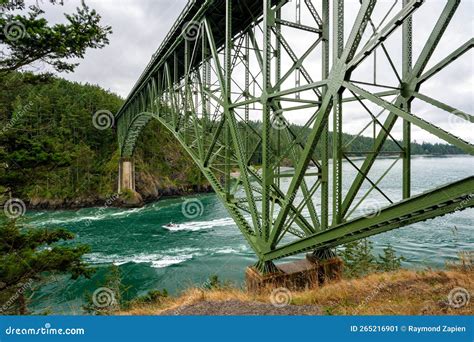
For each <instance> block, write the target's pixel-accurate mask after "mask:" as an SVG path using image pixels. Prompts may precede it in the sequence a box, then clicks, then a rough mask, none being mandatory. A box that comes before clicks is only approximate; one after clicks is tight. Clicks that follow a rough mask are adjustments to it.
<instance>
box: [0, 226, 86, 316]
mask: <svg viewBox="0 0 474 342" xmlns="http://www.w3.org/2000/svg"><path fill="white" fill-rule="evenodd" d="M73 239H74V235H73V234H72V233H70V232H68V231H67V230H64V229H55V230H51V229H46V228H45V229H38V228H36V229H30V228H28V227H26V226H24V225H21V224H19V223H18V222H17V221H15V220H6V219H2V221H1V222H0V283H1V284H2V286H0V302H1V303H8V302H9V300H10V299H11V298H14V299H15V300H14V303H13V304H14V306H13V307H12V308H10V307H9V305H7V307H6V308H4V309H5V310H7V312H12V313H20V314H24V313H26V306H27V303H26V300H25V292H28V291H30V290H31V287H32V284H33V282H34V283H38V282H40V281H41V280H43V279H45V278H46V277H47V276H49V275H51V274H70V275H71V278H72V279H77V278H78V277H80V276H85V277H87V278H88V277H90V276H91V275H92V273H93V272H94V269H92V268H89V267H88V265H87V264H86V263H84V262H83V261H82V256H83V255H84V254H85V253H87V252H89V248H88V247H87V246H84V245H77V246H72V245H70V244H66V241H70V240H73ZM27 284H28V286H27V288H25V285H27Z"/></svg>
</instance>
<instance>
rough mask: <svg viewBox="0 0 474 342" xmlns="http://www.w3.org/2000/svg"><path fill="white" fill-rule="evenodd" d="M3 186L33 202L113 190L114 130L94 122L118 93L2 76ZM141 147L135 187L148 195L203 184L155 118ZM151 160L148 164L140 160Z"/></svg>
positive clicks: (86, 197)
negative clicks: (98, 112)
mask: <svg viewBox="0 0 474 342" xmlns="http://www.w3.org/2000/svg"><path fill="white" fill-rule="evenodd" d="M1 84H2V92H1V93H0V123H1V127H2V129H1V131H0V192H1V193H2V195H3V196H4V197H6V196H8V195H9V194H8V193H9V192H11V194H12V196H14V197H18V198H21V199H23V200H24V201H26V202H28V203H29V204H30V205H33V206H40V207H63V206H65V207H76V206H82V205H93V204H97V203H99V202H101V201H103V199H105V198H107V196H110V195H111V194H112V193H113V192H114V191H116V183H117V170H118V158H119V155H118V151H117V140H116V137H115V133H114V131H113V130H112V129H107V130H99V129H97V128H95V127H94V125H93V120H92V116H93V114H94V113H95V112H96V111H98V110H108V111H110V112H112V113H116V112H117V111H118V109H119V107H120V106H121V104H122V101H123V100H122V99H121V98H119V97H118V96H116V95H114V94H112V93H110V92H108V91H105V90H103V89H101V88H99V87H97V86H93V85H80V84H78V83H73V82H69V81H66V80H63V79H60V78H37V77H33V76H32V75H29V74H23V75H22V74H19V73H18V74H15V75H13V76H12V75H10V76H9V77H4V78H2V80H1ZM141 139H146V141H147V143H146V144H142V143H139V144H138V145H139V147H138V149H137V153H136V159H137V171H138V176H139V177H138V178H139V179H138V180H137V186H138V190H139V191H140V192H141V193H142V195H144V197H145V199H146V198H147V197H157V196H159V195H160V194H161V193H165V194H173V193H176V194H179V193H186V192H188V191H190V190H192V189H194V187H195V186H196V187H199V185H202V180H201V179H200V173H199V171H198V170H197V169H196V168H195V167H193V165H192V163H191V160H190V158H189V157H187V155H185V154H184V153H183V152H182V151H181V150H180V149H179V148H176V146H175V144H174V143H173V142H172V141H171V140H170V139H169V135H168V134H167V132H165V130H162V129H160V127H159V126H158V125H157V123H153V124H150V125H149V127H147V128H146V130H145V132H144V133H143V135H142V137H141ZM143 160H146V161H147V163H146V164H145V163H143V162H142V161H143Z"/></svg>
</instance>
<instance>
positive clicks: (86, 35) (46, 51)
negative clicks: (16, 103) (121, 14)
mask: <svg viewBox="0 0 474 342" xmlns="http://www.w3.org/2000/svg"><path fill="white" fill-rule="evenodd" d="M49 2H50V3H52V4H53V5H58V6H61V5H63V1H62V0H49ZM43 14H44V11H43V10H42V9H41V7H40V5H39V3H38V2H36V4H33V5H29V6H27V5H26V3H25V0H10V1H8V0H0V28H1V30H0V45H1V46H2V47H1V50H0V72H3V73H5V72H9V71H15V70H21V69H22V68H24V67H26V66H29V65H32V64H34V63H43V64H46V65H49V66H51V67H52V68H53V69H54V70H55V71H58V72H63V71H65V72H71V71H74V69H75V68H76V66H77V65H78V63H76V62H71V61H70V60H71V59H74V58H83V57H84V54H85V52H86V50H87V49H88V48H93V49H97V48H99V49H100V48H103V47H104V46H106V45H107V44H108V43H109V40H108V38H107V37H108V35H109V34H110V33H112V28H111V27H110V26H107V25H102V24H101V16H100V15H99V14H98V13H97V12H96V11H95V10H94V9H91V8H90V7H89V6H87V5H86V4H85V2H84V1H82V2H81V6H79V7H77V8H76V12H75V13H72V14H65V18H66V23H64V24H63V23H56V24H50V23H49V22H48V21H47V20H46V19H45V18H44V17H43Z"/></svg>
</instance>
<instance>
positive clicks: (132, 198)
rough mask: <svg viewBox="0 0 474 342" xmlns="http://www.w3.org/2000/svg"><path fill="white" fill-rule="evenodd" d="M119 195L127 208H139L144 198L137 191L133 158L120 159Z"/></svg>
mask: <svg viewBox="0 0 474 342" xmlns="http://www.w3.org/2000/svg"><path fill="white" fill-rule="evenodd" d="M118 193H119V194H120V197H121V200H122V202H123V204H124V205H125V206H138V205H141V204H142V203H143V200H142V197H141V196H140V194H139V193H138V192H136V190H135V163H134V161H133V159H132V158H120V162H119V179H118Z"/></svg>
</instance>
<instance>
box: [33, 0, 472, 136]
mask: <svg viewBox="0 0 474 342" xmlns="http://www.w3.org/2000/svg"><path fill="white" fill-rule="evenodd" d="M65 2H66V3H65V5H64V6H52V5H49V4H48V3H46V2H43V4H42V5H41V6H42V8H43V9H44V10H45V16H46V18H47V19H48V20H50V21H51V22H62V21H64V20H65V19H64V12H73V11H74V8H75V7H76V6H77V5H79V4H80V1H79V0H65ZM186 2H187V1H186V0H88V1H86V3H87V4H88V5H89V6H90V7H92V8H94V9H96V10H97V11H98V13H100V15H101V16H102V19H103V23H104V24H107V25H111V26H112V29H113V34H112V35H111V36H110V44H109V45H108V46H106V47H105V48H104V49H101V50H88V51H87V53H86V56H85V58H84V60H81V61H80V66H79V67H78V68H77V69H76V71H75V72H74V73H70V74H61V77H64V78H66V79H69V80H73V81H78V82H81V83H86V82H87V83H92V84H98V85H100V86H101V87H103V88H105V89H108V90H110V91H112V92H115V93H117V94H119V95H120V96H122V97H124V98H125V97H126V96H127V95H128V94H129V92H130V90H131V89H132V87H133V85H134V84H135V82H136V80H137V79H138V78H139V76H140V74H141V73H142V71H143V69H144V68H145V67H146V65H147V64H148V62H149V61H150V58H151V56H152V55H153V53H154V52H155V51H156V50H157V48H158V47H159V45H160V43H161V41H162V40H163V38H164V37H165V36H166V34H167V32H168V31H169V29H170V27H171V26H172V24H173V23H174V21H175V20H176V18H177V17H178V15H179V13H180V12H181V11H182V9H183V8H184V6H185V4H186ZM394 2H397V5H396V6H401V0H398V1H396V0H379V1H378V3H377V7H376V9H375V12H374V18H375V21H376V23H375V25H376V26H377V22H380V21H381V20H382V17H383V15H384V14H385V13H386V12H387V10H388V9H389V8H390V7H391V5H392V4H393V3H394ZM27 3H28V1H27ZM294 3H295V2H294V1H293V3H290V4H288V5H286V6H285V8H286V9H285V11H284V13H283V16H284V17H285V16H286V18H287V19H289V20H293V21H294V13H295V12H294V11H295V10H294ZM313 3H314V4H315V6H316V7H318V6H319V1H317V0H313ZM445 3H446V0H427V1H426V3H425V4H424V5H423V6H422V7H421V8H420V9H419V10H418V11H417V12H416V13H415V15H414V17H413V21H414V41H413V50H414V60H416V56H417V55H418V54H419V53H420V51H421V48H422V46H423V44H424V42H425V41H426V39H427V37H428V35H429V34H430V32H431V30H432V28H433V26H434V24H435V20H436V19H437V18H438V16H439V15H440V13H441V10H442V9H443V7H444V5H445ZM358 7H359V1H358V0H348V1H345V16H346V21H347V24H346V27H345V31H346V37H347V35H348V32H349V30H350V26H351V25H350V22H351V21H352V20H353V19H354V18H355V15H356V13H357V10H358ZM395 8H396V10H394V11H393V12H392V15H393V14H394V13H396V12H397V11H398V10H399V7H395ZM309 19H311V18H310V17H309V13H306V12H303V13H302V22H303V23H308V24H310V22H308V20H309ZM399 31H401V30H399ZM473 33H474V1H472V0H462V1H461V5H460V6H459V8H458V10H457V12H456V14H455V16H454V18H453V20H452V22H451V24H450V26H449V27H448V29H447V31H446V34H445V36H444V37H443V39H442V40H441V42H440V45H439V47H438V49H437V50H436V51H435V53H434V55H433V58H432V59H431V61H430V63H429V64H428V66H427V67H428V68H429V67H430V66H431V65H434V64H435V63H436V62H438V61H439V60H441V59H442V58H443V57H445V56H446V55H447V54H449V53H450V52H451V51H453V50H454V49H456V48H457V47H459V46H460V45H461V44H463V43H465V42H466V41H467V40H468V39H470V38H471V37H473V36H474V34H473ZM287 34H288V36H287V38H289V39H288V40H289V41H291V42H292V44H293V48H294V49H295V51H299V53H300V54H301V53H302V52H303V51H304V50H305V48H307V47H308V41H307V40H306V39H301V36H300V35H299V33H297V32H291V30H290V31H288V33H287ZM397 37H398V38H397ZM397 39H399V35H398V36H397V34H394V35H393V38H391V40H389V41H387V44H386V46H387V49H388V50H389V52H390V54H391V55H392V54H393V58H394V61H397V60H399V59H400V56H401V51H400V49H399V46H400V44H399V42H397ZM382 57H383V56H382ZM378 58H379V59H380V62H378V70H377V74H378V82H380V83H382V84H392V85H396V83H393V82H392V81H393V77H394V74H392V75H390V74H391V72H390V71H389V70H390V69H389V68H390V67H389V65H388V64H387V61H386V60H384V59H383V58H381V57H380V56H379V57H378ZM283 63H284V64H285V62H283ZM305 64H306V65H308V67H309V69H312V70H313V69H314V70H320V59H319V56H316V55H315V56H313V55H311V56H310V57H309V58H308V61H307V62H305ZM473 66H474V56H473V52H472V49H471V51H470V52H468V53H466V54H465V55H464V56H462V57H461V58H460V59H458V60H457V61H455V62H454V63H453V64H451V65H450V66H449V67H448V68H446V69H445V70H443V71H441V72H440V73H439V74H438V75H436V77H434V78H432V79H430V80H429V81H428V82H427V83H426V84H425V85H424V86H423V88H422V90H421V92H422V93H423V94H426V95H428V96H431V97H434V98H436V99H438V100H440V101H443V102H446V103H448V104H449V105H451V106H453V107H455V108H458V109H460V110H463V111H465V112H467V113H473V107H474V106H473V98H474V74H473ZM372 69H373V67H372V66H371V64H370V62H369V61H367V63H366V62H364V65H363V66H361V68H360V69H359V70H358V71H357V72H355V73H354V75H353V78H352V79H357V80H363V79H364V77H366V76H367V75H372V71H371V70H372ZM387 70H388V71H387ZM316 77H317V76H316ZM357 77H360V78H357ZM390 77H392V79H390ZM384 78H385V79H384ZM315 79H316V78H315ZM381 90H383V89H381ZM346 107H347V109H346V108H344V113H348V115H347V116H345V119H344V120H345V122H344V128H345V131H347V132H348V133H355V132H357V131H358V130H359V129H361V128H362V127H364V126H365V124H366V123H367V118H368V117H367V113H366V112H364V110H363V109H362V108H361V107H360V106H359V105H358V104H352V105H347V106H346ZM373 109H374V111H375V110H376V108H373ZM412 112H413V113H416V114H417V115H418V116H420V117H422V118H425V119H427V120H429V121H430V122H432V123H434V124H437V125H439V126H441V127H443V128H444V129H446V130H448V131H449V132H451V133H453V134H455V135H457V136H460V137H462V138H463V139H465V140H467V141H470V142H474V135H473V134H472V131H471V125H472V124H469V123H468V122H467V121H463V120H460V119H458V118H457V117H455V116H453V115H451V114H449V113H446V112H443V111H442V110H439V109H437V108H434V107H433V106H431V105H427V104H426V103H423V102H422V101H415V102H414V103H413V108H412ZM308 115H310V113H302V114H301V115H300V117H299V118H295V119H290V121H293V122H295V123H304V122H305V120H306V118H307V117H308ZM254 119H258V117H255V118H254ZM366 133H367V132H366ZM394 135H395V136H396V137H397V138H398V137H400V136H401V125H399V126H396V127H395V128H394ZM413 138H414V139H416V140H417V141H430V142H438V141H439V140H438V139H437V138H436V137H434V136H432V135H431V134H429V133H427V132H424V131H422V130H419V129H417V128H414V129H413Z"/></svg>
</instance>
